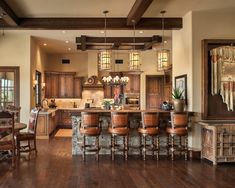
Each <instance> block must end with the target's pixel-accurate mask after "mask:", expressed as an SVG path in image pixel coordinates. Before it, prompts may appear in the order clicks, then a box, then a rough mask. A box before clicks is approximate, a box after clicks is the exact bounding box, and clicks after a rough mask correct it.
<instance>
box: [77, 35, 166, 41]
mask: <svg viewBox="0 0 235 188" xmlns="http://www.w3.org/2000/svg"><path fill="white" fill-rule="evenodd" d="M153 41H154V42H155V43H156V42H162V37H161V36H159V35H154V36H153V37H135V42H136V43H147V42H153ZM76 43H82V36H81V37H76ZM86 43H105V41H104V37H87V36H86ZM106 43H133V37H106Z"/></svg>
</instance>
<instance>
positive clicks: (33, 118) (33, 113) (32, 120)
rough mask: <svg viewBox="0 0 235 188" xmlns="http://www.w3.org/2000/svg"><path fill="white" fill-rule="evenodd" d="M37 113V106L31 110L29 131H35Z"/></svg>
mask: <svg viewBox="0 0 235 188" xmlns="http://www.w3.org/2000/svg"><path fill="white" fill-rule="evenodd" d="M37 114H38V110H37V108H34V109H32V110H31V112H30V116H29V129H28V132H29V133H34V127H35V123H36V119H37Z"/></svg>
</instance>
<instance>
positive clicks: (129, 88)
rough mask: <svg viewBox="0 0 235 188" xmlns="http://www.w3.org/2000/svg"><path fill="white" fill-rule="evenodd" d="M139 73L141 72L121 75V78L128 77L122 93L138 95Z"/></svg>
mask: <svg viewBox="0 0 235 188" xmlns="http://www.w3.org/2000/svg"><path fill="white" fill-rule="evenodd" d="M140 73H141V72H124V73H123V76H128V77H129V82H128V83H127V85H126V86H125V87H124V93H136V94H137V93H140Z"/></svg>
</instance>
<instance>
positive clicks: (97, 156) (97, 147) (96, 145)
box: [95, 136, 100, 161]
mask: <svg viewBox="0 0 235 188" xmlns="http://www.w3.org/2000/svg"><path fill="white" fill-rule="evenodd" d="M95 142H96V143H95V147H96V149H97V151H96V160H97V161H99V147H100V146H99V136H96V141H95Z"/></svg>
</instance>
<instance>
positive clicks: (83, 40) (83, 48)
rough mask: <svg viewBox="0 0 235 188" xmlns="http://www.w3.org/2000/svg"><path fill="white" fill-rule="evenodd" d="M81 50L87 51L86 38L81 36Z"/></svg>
mask: <svg viewBox="0 0 235 188" xmlns="http://www.w3.org/2000/svg"><path fill="white" fill-rule="evenodd" d="M81 48H82V49H81V50H82V51H86V36H85V35H82V36H81Z"/></svg>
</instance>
